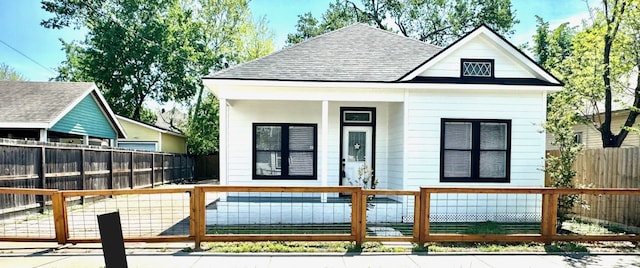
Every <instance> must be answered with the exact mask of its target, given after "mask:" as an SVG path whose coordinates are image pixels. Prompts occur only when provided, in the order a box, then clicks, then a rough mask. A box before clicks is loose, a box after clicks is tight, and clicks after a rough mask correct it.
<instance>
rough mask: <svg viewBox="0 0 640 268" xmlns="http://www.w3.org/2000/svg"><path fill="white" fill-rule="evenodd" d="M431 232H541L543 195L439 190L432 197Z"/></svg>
mask: <svg viewBox="0 0 640 268" xmlns="http://www.w3.org/2000/svg"><path fill="white" fill-rule="evenodd" d="M430 204H431V206H430V233H434V234H540V231H541V225H540V223H541V220H542V195H541V194H510V193H473V194H471V193H439V194H432V195H431V200H430Z"/></svg>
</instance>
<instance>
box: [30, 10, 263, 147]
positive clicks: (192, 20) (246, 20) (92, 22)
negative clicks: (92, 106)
mask: <svg viewBox="0 0 640 268" xmlns="http://www.w3.org/2000/svg"><path fill="white" fill-rule="evenodd" d="M42 6H43V8H44V9H45V10H46V11H48V12H51V13H52V14H53V17H52V18H49V19H46V20H43V21H42V25H43V26H44V27H47V28H52V29H58V28H64V27H74V28H86V29H87V32H88V34H87V36H86V37H85V39H84V40H83V41H80V42H65V41H62V45H63V49H64V51H65V53H66V60H65V61H64V62H63V63H62V64H61V65H60V66H59V67H58V72H59V76H58V77H57V80H62V81H93V82H95V83H96V84H97V85H98V86H99V88H100V89H101V90H102V91H103V93H104V96H105V98H106V99H107V102H109V105H110V106H111V108H112V109H113V110H114V112H116V113H117V114H119V115H123V116H127V117H130V118H133V119H136V120H141V121H145V122H148V123H151V124H153V123H155V119H156V116H155V114H156V112H155V111H152V110H150V109H149V108H147V107H146V103H147V102H156V103H159V104H164V103H166V102H168V101H173V102H175V103H178V104H182V105H183V106H185V107H187V108H188V109H189V110H190V112H189V114H190V117H189V120H188V123H187V124H186V125H184V126H176V127H178V128H179V131H180V132H183V133H185V134H186V135H187V137H188V139H189V149H190V151H192V150H193V151H194V152H198V153H203V154H204V153H209V152H211V150H214V149H217V125H216V126H215V127H210V125H209V123H211V122H213V123H215V122H217V120H215V121H211V122H209V121H207V122H205V120H208V119H211V118H212V117H213V116H215V117H217V109H218V107H211V105H214V104H215V100H214V99H212V98H214V97H213V96H209V95H208V94H206V92H205V91H204V87H203V85H202V82H201V77H203V76H205V75H208V74H210V73H211V72H214V71H216V70H220V69H223V68H227V67H229V66H232V65H235V64H238V63H241V62H244V61H247V60H251V59H254V58H256V57H260V56H264V55H266V54H268V53H271V52H272V51H273V42H272V39H273V36H272V34H271V32H270V31H269V30H268V29H267V27H266V20H265V19H261V20H257V21H255V22H254V21H253V20H252V17H251V13H250V12H249V9H248V4H247V0H217V1H213V0H44V1H42ZM216 124H217V123H216ZM205 141H206V142H205ZM211 142H212V143H211Z"/></svg>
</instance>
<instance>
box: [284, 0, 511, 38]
mask: <svg viewBox="0 0 640 268" xmlns="http://www.w3.org/2000/svg"><path fill="white" fill-rule="evenodd" d="M356 21H357V22H363V23H367V24H369V25H373V26H375V27H377V28H380V29H384V30H394V29H397V31H398V32H399V33H400V34H402V35H404V36H407V37H411V38H414V39H417V40H420V41H424V42H428V43H431V44H434V45H439V46H446V45H448V44H449V43H451V42H453V41H455V40H457V39H458V38H459V37H461V36H462V35H464V34H465V33H467V32H468V31H470V30H471V29H473V28H474V27H476V26H478V25H480V24H482V23H485V24H488V25H490V26H491V27H492V28H493V29H494V30H496V31H498V32H499V33H501V34H503V35H510V34H512V33H513V30H512V28H513V25H514V24H516V23H518V20H517V19H516V18H515V14H514V12H513V11H512V10H511V1H510V0H489V1H484V0H362V1H361V2H360V3H355V2H353V1H351V0H336V1H335V2H333V3H331V4H330V5H329V9H328V10H327V11H326V12H325V13H324V14H323V16H322V19H320V20H318V19H316V18H314V17H313V16H312V15H311V13H306V14H304V15H300V16H298V22H297V24H296V32H295V33H292V34H289V36H288V38H287V44H295V43H299V42H301V41H304V40H306V39H307V38H309V37H313V36H316V35H318V34H322V33H326V32H329V31H332V30H335V29H338V28H341V27H343V26H346V25H349V24H351V23H353V22H356Z"/></svg>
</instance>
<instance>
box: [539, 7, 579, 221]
mask: <svg viewBox="0 0 640 268" xmlns="http://www.w3.org/2000/svg"><path fill="white" fill-rule="evenodd" d="M536 20H537V27H536V33H535V34H534V35H533V43H534V45H533V48H532V49H531V51H532V52H533V54H534V56H535V58H536V59H537V61H538V64H540V65H541V66H543V67H544V68H545V69H547V70H549V71H550V72H551V73H553V74H554V75H555V76H556V77H558V79H560V80H565V79H566V77H567V76H569V74H570V72H571V70H570V69H569V68H567V67H566V65H567V64H566V62H567V61H566V60H567V59H568V58H569V57H571V55H572V48H573V46H572V42H573V39H574V38H575V29H574V28H571V27H569V26H568V23H563V24H561V25H560V26H558V27H557V28H556V29H553V30H550V29H549V23H548V22H545V21H544V20H543V19H542V18H541V17H538V16H536ZM571 90H572V89H571V88H570V87H565V88H564V89H563V90H562V91H560V92H556V93H553V94H551V95H550V96H549V99H548V106H547V121H546V123H545V124H544V128H545V131H547V133H549V134H551V135H552V136H553V140H552V141H551V144H552V145H554V146H555V147H557V150H558V153H557V154H548V155H547V157H546V159H545V160H546V161H545V162H546V167H545V172H546V173H547V174H548V175H549V177H550V178H551V186H552V187H556V188H575V187H576V184H575V183H574V180H573V179H574V177H575V175H576V172H575V170H574V167H573V165H574V163H575V161H576V159H577V158H578V155H579V154H580V152H581V150H582V145H581V144H577V143H576V142H575V133H574V131H573V127H574V126H575V125H576V124H579V122H580V121H581V120H580V118H581V117H580V115H579V114H578V113H577V112H576V110H577V109H578V107H579V105H580V97H579V96H577V95H576V94H573V92H572V91H571ZM579 202H581V200H580V198H579V196H577V195H561V196H559V197H558V222H559V223H560V224H559V225H558V227H561V226H562V222H563V221H566V220H568V218H569V214H570V213H571V211H572V210H573V208H574V207H575V206H576V204H578V203H579Z"/></svg>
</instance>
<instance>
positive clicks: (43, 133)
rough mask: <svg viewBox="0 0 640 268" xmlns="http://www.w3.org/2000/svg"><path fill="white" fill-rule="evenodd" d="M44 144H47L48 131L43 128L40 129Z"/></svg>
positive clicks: (41, 139)
mask: <svg viewBox="0 0 640 268" xmlns="http://www.w3.org/2000/svg"><path fill="white" fill-rule="evenodd" d="M39 141H42V142H47V129H46V128H41V129H40V140H39Z"/></svg>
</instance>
